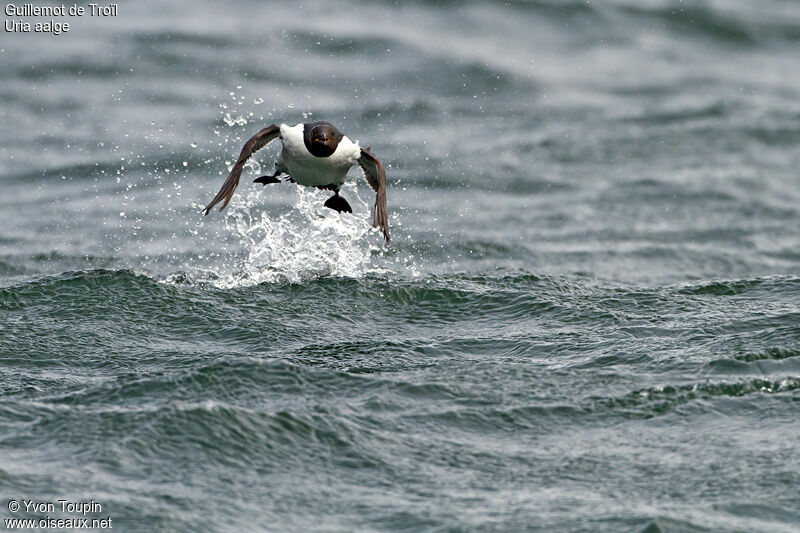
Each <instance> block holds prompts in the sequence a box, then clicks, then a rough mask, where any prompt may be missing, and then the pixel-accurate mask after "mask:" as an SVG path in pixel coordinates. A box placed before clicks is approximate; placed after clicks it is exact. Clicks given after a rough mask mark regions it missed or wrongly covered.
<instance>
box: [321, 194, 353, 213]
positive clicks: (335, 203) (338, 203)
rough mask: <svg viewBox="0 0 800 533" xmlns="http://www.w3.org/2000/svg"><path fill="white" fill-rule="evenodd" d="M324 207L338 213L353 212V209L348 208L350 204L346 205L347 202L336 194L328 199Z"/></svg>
mask: <svg viewBox="0 0 800 533" xmlns="http://www.w3.org/2000/svg"><path fill="white" fill-rule="evenodd" d="M325 207H330V208H331V209H333V210H335V211H338V212H340V213H341V212H342V211H344V212H345V213H352V212H353V208H352V207H350V204H348V203H347V200H345V199H344V198H342V197H341V196H339V193H338V192H337V193H336V194H334V195H333V196H331V197H330V198H328V201H327V202H325Z"/></svg>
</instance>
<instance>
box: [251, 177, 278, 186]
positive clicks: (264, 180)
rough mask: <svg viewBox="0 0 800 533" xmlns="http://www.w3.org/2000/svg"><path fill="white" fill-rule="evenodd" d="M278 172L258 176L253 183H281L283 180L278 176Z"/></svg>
mask: <svg viewBox="0 0 800 533" xmlns="http://www.w3.org/2000/svg"><path fill="white" fill-rule="evenodd" d="M275 176H277V174H273V175H272V176H261V177H260V178H256V179H254V180H253V183H263V184H264V185H266V184H267V183H280V182H281V180H279V179H278V178H276V177H275Z"/></svg>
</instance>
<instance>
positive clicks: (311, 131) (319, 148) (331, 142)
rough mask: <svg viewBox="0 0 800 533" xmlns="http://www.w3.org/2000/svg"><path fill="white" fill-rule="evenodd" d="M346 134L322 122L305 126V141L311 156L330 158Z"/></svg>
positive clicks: (328, 123)
mask: <svg viewBox="0 0 800 533" xmlns="http://www.w3.org/2000/svg"><path fill="white" fill-rule="evenodd" d="M342 137H344V134H342V132H341V131H339V130H337V129H336V126H334V125H333V124H331V123H330V122H324V121H322V120H320V121H317V122H313V123H311V124H309V123H306V124H303V141H304V142H305V143H306V148H307V149H308V151H309V152H311V155H313V156H316V157H328V156H329V155H331V154H332V153H333V152H335V151H336V147H337V146H339V141H341V140H342Z"/></svg>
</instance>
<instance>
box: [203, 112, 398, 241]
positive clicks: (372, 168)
mask: <svg viewBox="0 0 800 533" xmlns="http://www.w3.org/2000/svg"><path fill="white" fill-rule="evenodd" d="M274 139H280V140H281V144H282V145H283V147H282V149H281V151H280V153H279V154H278V159H277V161H275V173H274V174H272V175H271V176H261V177H260V178H257V179H255V180H253V182H254V183H262V184H264V185H267V184H268V183H280V182H281V180H279V179H278V176H279V175H281V174H287V175H288V181H291V182H293V183H298V184H300V185H305V186H307V187H317V188H318V189H326V190H330V191H333V196H331V197H330V198H328V200H327V201H326V202H325V207H329V208H331V209H335V210H336V211H338V212H340V213H341V212H342V211H344V212H346V213H352V212H353V209H352V208H351V207H350V204H349V203H347V200H345V199H344V198H342V197H341V196H339V189H340V188H341V187H342V185H343V184H344V182H345V179H346V178H347V171H348V170H350V168H351V167H352V166H353V165H355V164H358V166H359V167H361V170H362V171H363V172H364V177H365V178H366V179H367V183H369V186H370V187H372V190H374V191H375V215H374V218H373V221H372V227H373V228H377V227H380V228H381V231H382V232H383V236H384V238H385V239H386V242H389V219H388V218H387V216H386V172H385V171H384V169H383V165H382V164H381V162H380V161H379V160H378V158H377V157H375V156H374V155H373V154H372V152H370V151H369V147H367V148H360V147H359V146H358V142H357V141H356V142H353V141H351V140H350V139H348V138H347V136H346V135H344V134H342V132H340V131H339V130H338V129H337V128H336V126H334V125H333V124H331V123H329V122H324V121H317V122H313V123H301V124H297V125H296V126H288V125H286V124H281V125H280V126H276V125H275V124H272V125H271V126H267V127H266V128H264V129H263V130H261V131H259V132H258V133H256V134H255V135H253V136H252V137H250V139H249V140H248V141H247V142H246V143H245V145H244V148H242V153H241V154H239V159H237V160H236V164H235V165H233V168H232V169H231V173H230V174H228V177H227V179H226V180H225V183H223V184H222V188H221V189H220V190H219V192H218V193H217V195H216V196H215V197H214V199H213V200H211V203H210V204H208V206H206V208H205V214H206V215H208V212H209V211H210V210H211V208H212V207H214V206H215V205H217V204H218V203H219V202H222V207H220V211H222V210H223V209H225V206H226V205H228V202H229V201H230V200H231V196H233V191H235V190H236V187H237V185H239V177H240V176H241V175H242V169H243V168H244V164H245V162H247V160H248V159H250V156H252V155H253V154H254V153H256V152H257V151H259V150H261V149H262V148H264V147H265V146H266V145H267V144H269V143H270V142H271V141H272V140H274Z"/></svg>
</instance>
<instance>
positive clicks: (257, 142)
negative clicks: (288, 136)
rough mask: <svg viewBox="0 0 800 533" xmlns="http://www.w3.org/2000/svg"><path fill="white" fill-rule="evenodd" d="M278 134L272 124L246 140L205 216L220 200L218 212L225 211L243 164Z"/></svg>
mask: <svg viewBox="0 0 800 533" xmlns="http://www.w3.org/2000/svg"><path fill="white" fill-rule="evenodd" d="M280 134H281V129H280V128H279V127H278V126H276V125H275V124H272V125H271V126H267V127H266V128H264V129H263V130H261V131H259V132H258V133H256V134H255V135H253V136H252V137H250V139H248V141H247V142H246V143H245V144H244V148H242V153H241V154H239V159H237V160H236V164H235V165H233V168H232V169H231V173H230V174H228V178H227V179H226V180H225V183H223V184H222V188H221V189H220V190H219V192H218V193H217V195H216V196H215V197H214V199H213V200H211V203H210V204H208V205H207V206H206V208H205V214H206V215H207V214H208V212H209V211H211V208H212V207H214V206H215V205H217V204H218V203H219V202H221V201H222V200H224V202H223V204H222V207H220V208H219V210H220V211H222V210H223V209H225V206H226V205H228V202H230V201H231V196H233V191H235V190H236V187H237V186H238V185H239V177H240V176H241V175H242V169H244V164H245V163H246V162H247V160H248V159H250V156H251V155H253V154H254V153H256V152H258V151H259V150H261V149H262V148H264V147H265V146H266V145H267V144H269V142H270V141H272V140H273V139H275V138H276V137H278V136H279V135H280Z"/></svg>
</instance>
